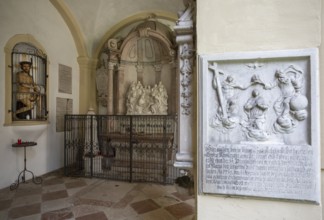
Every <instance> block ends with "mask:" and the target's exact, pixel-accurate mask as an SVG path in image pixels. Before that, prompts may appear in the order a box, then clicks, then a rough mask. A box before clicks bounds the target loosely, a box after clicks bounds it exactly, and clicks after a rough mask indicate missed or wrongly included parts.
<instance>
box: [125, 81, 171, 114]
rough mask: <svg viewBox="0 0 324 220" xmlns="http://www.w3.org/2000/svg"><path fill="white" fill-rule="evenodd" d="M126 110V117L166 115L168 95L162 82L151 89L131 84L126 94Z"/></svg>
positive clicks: (140, 84) (134, 83) (135, 83)
mask: <svg viewBox="0 0 324 220" xmlns="http://www.w3.org/2000/svg"><path fill="white" fill-rule="evenodd" d="M126 109H127V115H167V114H168V94H167V91H166V89H165V87H164V85H163V84H162V82H159V84H158V85H157V84H155V85H154V87H153V88H151V87H150V86H145V87H144V86H143V85H142V83H141V82H140V81H137V82H133V83H132V84H131V85H130V86H129V89H128V92H127V99H126Z"/></svg>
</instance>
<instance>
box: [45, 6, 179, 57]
mask: <svg viewBox="0 0 324 220" xmlns="http://www.w3.org/2000/svg"><path fill="white" fill-rule="evenodd" d="M51 2H52V3H53V4H54V5H56V7H57V5H60V7H61V10H63V11H65V14H66V15H68V17H69V18H68V20H72V21H73V22H72V23H73V25H72V26H74V27H73V28H71V27H70V30H71V32H79V41H83V42H81V43H80V44H83V47H84V50H85V51H86V53H87V54H88V56H91V55H94V54H96V51H98V49H99V48H100V47H101V46H102V44H103V42H104V40H107V39H105V38H107V37H108V36H109V37H115V35H116V34H117V33H118V32H119V34H120V31H121V30H122V29H123V28H124V31H125V30H130V29H131V28H132V27H133V26H135V25H137V24H138V21H139V20H140V19H142V20H143V19H145V18H146V17H148V16H149V14H150V13H152V14H154V15H156V16H157V19H158V20H159V21H160V22H162V23H164V24H166V25H168V26H170V27H171V28H173V26H174V25H175V20H176V19H177V13H178V12H179V11H180V10H183V9H184V5H183V1H182V0H136V1H134V0H92V1H89V0H51ZM57 8H58V7H57ZM61 14H62V12H61ZM62 16H63V17H64V14H62ZM65 20H66V19H65ZM66 22H67V20H66ZM136 22H137V23H136ZM67 23H68V22H67ZM72 34H73V33H72Z"/></svg>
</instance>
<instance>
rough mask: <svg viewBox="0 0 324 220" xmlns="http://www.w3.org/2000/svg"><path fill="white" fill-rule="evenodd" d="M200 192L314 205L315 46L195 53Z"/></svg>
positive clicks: (316, 155)
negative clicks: (198, 55) (289, 49)
mask: <svg viewBox="0 0 324 220" xmlns="http://www.w3.org/2000/svg"><path fill="white" fill-rule="evenodd" d="M200 67H201V69H200V75H199V77H200V78H199V81H200V87H199V88H200V89H199V91H200V93H199V97H200V102H199V109H200V117H199V127H200V135H199V136H200V143H199V144H200V147H199V154H200V164H199V170H200V172H199V173H200V175H201V176H200V178H199V180H200V181H199V192H200V193H211V194H220V195H230V196H231V195H232V196H253V197H264V198H276V199H288V200H300V201H310V202H315V203H319V200H320V199H319V194H320V189H319V186H320V179H319V177H320V166H319V147H320V145H319V129H318V127H319V111H318V101H319V100H318V86H317V81H318V72H317V50H316V49H307V50H291V51H271V52H270V51H266V52H250V53H248V52H246V53H228V54H219V55H202V56H200Z"/></svg>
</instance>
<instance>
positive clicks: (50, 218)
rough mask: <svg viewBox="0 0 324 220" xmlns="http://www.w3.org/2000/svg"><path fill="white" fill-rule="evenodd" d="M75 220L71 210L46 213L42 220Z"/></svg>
mask: <svg viewBox="0 0 324 220" xmlns="http://www.w3.org/2000/svg"><path fill="white" fill-rule="evenodd" d="M71 218H74V215H73V212H72V211H71V209H69V208H65V209H59V210H54V211H50V212H45V213H43V214H42V217H41V219H42V220H56V219H57V220H64V219H71Z"/></svg>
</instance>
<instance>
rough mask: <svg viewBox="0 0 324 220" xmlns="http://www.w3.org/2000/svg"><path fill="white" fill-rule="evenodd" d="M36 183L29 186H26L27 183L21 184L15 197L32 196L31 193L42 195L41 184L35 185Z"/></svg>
mask: <svg viewBox="0 0 324 220" xmlns="http://www.w3.org/2000/svg"><path fill="white" fill-rule="evenodd" d="M33 185H35V184H29V186H26V185H25V184H22V186H23V187H21V185H19V188H18V189H16V190H15V191H16V194H15V198H17V197H21V196H30V195H40V194H41V193H42V188H41V186H37V187H35V186H33Z"/></svg>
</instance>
